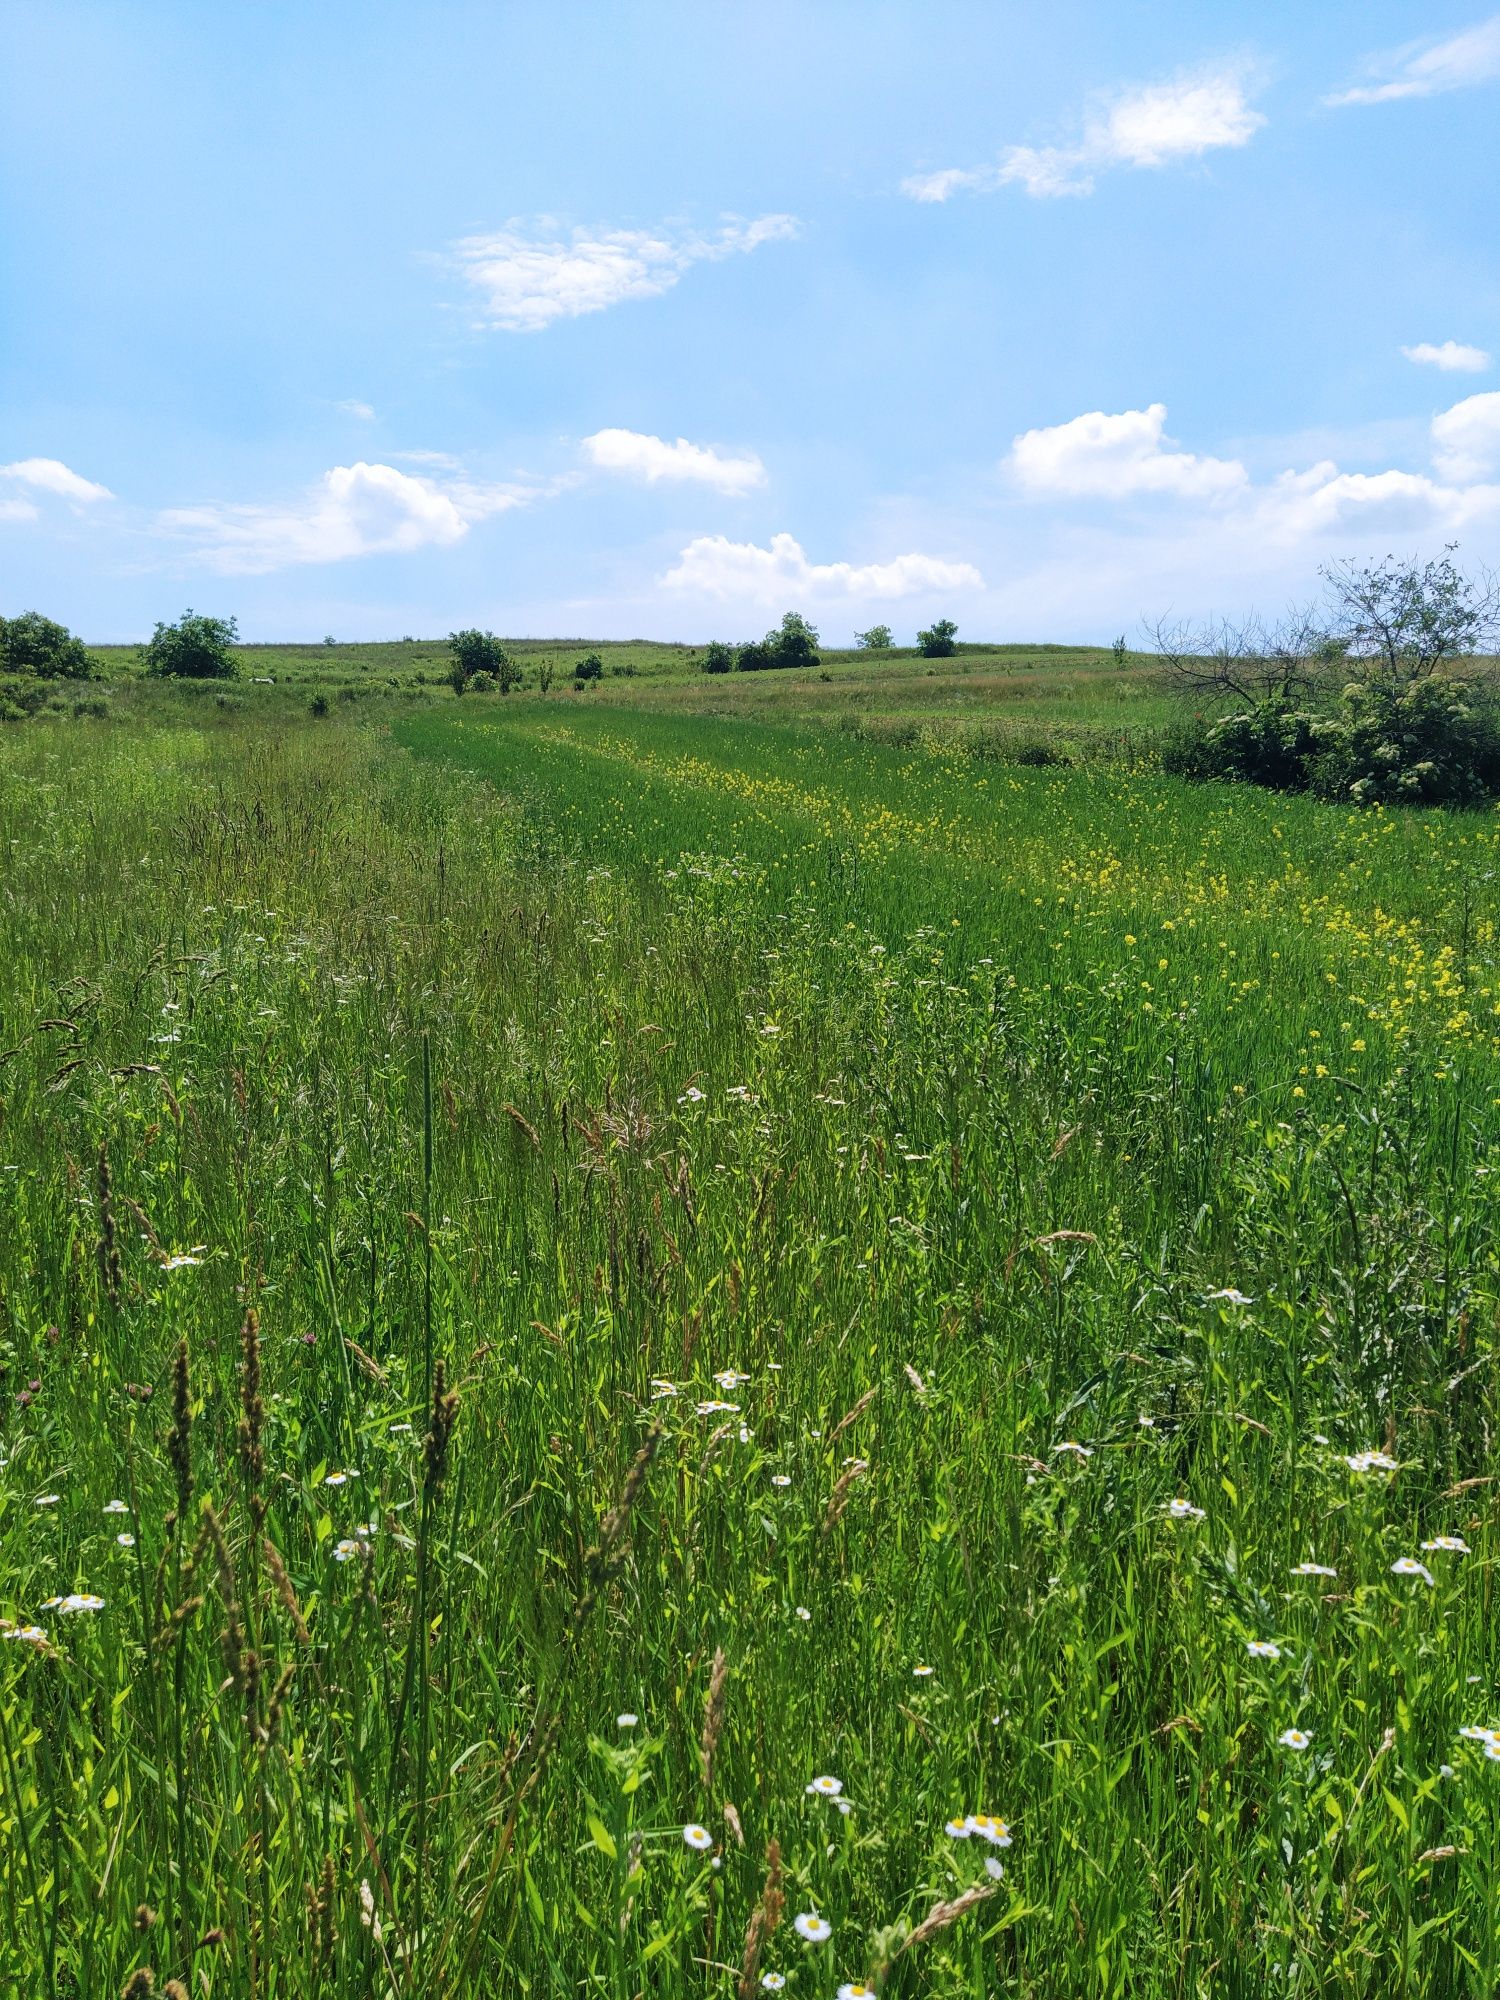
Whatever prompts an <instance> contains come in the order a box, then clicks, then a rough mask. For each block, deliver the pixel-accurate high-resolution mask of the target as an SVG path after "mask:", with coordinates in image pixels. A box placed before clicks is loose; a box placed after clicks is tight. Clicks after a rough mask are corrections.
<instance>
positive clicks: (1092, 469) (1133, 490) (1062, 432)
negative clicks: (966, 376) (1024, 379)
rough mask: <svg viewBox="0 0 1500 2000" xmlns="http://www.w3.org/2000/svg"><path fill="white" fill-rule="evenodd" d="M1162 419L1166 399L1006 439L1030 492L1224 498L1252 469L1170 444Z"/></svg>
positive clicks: (1014, 465)
mask: <svg viewBox="0 0 1500 2000" xmlns="http://www.w3.org/2000/svg"><path fill="white" fill-rule="evenodd" d="M1166 422H1167V406H1166V404H1165V403H1152V404H1150V405H1149V406H1148V407H1147V408H1146V409H1144V410H1121V411H1119V412H1118V413H1117V414H1115V415H1106V414H1105V412H1104V411H1103V410H1089V411H1087V412H1086V413H1085V414H1084V415H1083V416H1081V417H1073V418H1070V420H1069V421H1068V422H1067V423H1065V424H1051V425H1048V426H1047V427H1046V428H1044V429H1039V430H1032V431H1023V432H1022V433H1021V435H1020V436H1019V437H1018V438H1016V439H1015V440H1014V441H1013V443H1012V445H1011V451H1010V458H1009V460H1008V465H1009V468H1010V470H1011V472H1012V473H1013V474H1014V475H1015V478H1016V480H1017V481H1018V483H1019V484H1020V485H1021V486H1023V487H1024V488H1025V489H1026V490H1027V491H1028V492H1031V493H1039V494H1044V493H1052V494H1059V495H1067V496H1069V497H1072V498H1083V499H1098V500H1126V499H1132V498H1134V497H1136V496H1137V495H1140V494H1147V493H1162V494H1171V495H1175V496H1176V497H1177V498H1178V499H1187V500H1222V499H1224V498H1226V497H1228V496H1229V495H1231V494H1234V493H1237V492H1239V490H1240V489H1241V488H1242V487H1243V486H1244V485H1245V484H1246V482H1247V480H1248V477H1249V475H1248V474H1247V472H1246V471H1245V468H1244V466H1243V465H1241V464H1240V462H1239V460H1238V459H1234V458H1199V457H1198V456H1197V455H1196V454H1194V453H1193V452H1190V451H1178V450H1175V449H1174V448H1173V445H1174V440H1173V439H1171V438H1169V437H1167V435H1166Z"/></svg>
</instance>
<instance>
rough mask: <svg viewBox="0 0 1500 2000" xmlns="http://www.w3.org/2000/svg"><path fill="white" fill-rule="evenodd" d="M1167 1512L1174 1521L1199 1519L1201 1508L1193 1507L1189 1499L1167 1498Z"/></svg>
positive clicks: (1201, 1515)
mask: <svg viewBox="0 0 1500 2000" xmlns="http://www.w3.org/2000/svg"><path fill="white" fill-rule="evenodd" d="M1167 1513H1168V1515H1169V1517H1170V1518H1171V1519H1172V1520H1174V1521H1201V1520H1202V1519H1203V1509H1202V1508H1201V1507H1195V1506H1194V1505H1193V1503H1192V1501H1191V1500H1169V1501H1168V1502H1167Z"/></svg>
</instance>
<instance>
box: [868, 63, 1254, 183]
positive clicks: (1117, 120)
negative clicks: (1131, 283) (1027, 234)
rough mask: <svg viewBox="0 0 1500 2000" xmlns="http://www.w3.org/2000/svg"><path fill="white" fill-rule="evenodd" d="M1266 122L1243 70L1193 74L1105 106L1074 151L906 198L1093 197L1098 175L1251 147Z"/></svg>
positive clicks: (918, 177) (927, 177)
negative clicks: (968, 193)
mask: <svg viewBox="0 0 1500 2000" xmlns="http://www.w3.org/2000/svg"><path fill="white" fill-rule="evenodd" d="M1265 122H1266V121H1265V119H1264V117H1263V116H1262V115H1261V113H1260V112H1258V111H1256V110H1254V109H1253V108H1252V107H1251V105H1250V103H1249V100H1248V96H1247V88H1246V79H1245V75H1244V72H1243V70H1241V69H1239V68H1237V67H1234V66H1226V67H1221V68H1218V69H1206V70H1195V71H1189V72H1184V73H1183V74H1181V75H1179V76H1177V77H1174V78H1172V79H1171V80H1170V81H1168V82H1165V83H1149V84H1143V85H1141V86H1139V87H1138V88H1136V89H1133V90H1125V91H1121V92H1119V93H1118V94H1117V95H1115V96H1114V97H1112V98H1107V99H1105V100H1103V101H1102V102H1101V103H1099V104H1098V105H1097V106H1096V108H1095V109H1094V110H1093V111H1091V112H1090V113H1089V115H1088V117H1087V119H1086V121H1085V125H1084V132H1083V137H1082V138H1081V139H1080V140H1078V141H1077V142H1076V143H1075V144H1073V145H1071V146H1008V147H1007V148H1006V149H1005V151H1004V152H1003V153H1002V154H1001V156H1000V159H999V161H998V162H997V163H996V164H995V165H993V166H984V167H944V168H942V169H941V170H940V171H939V172H937V173H929V174H913V175H912V176H911V177H910V178H909V179H907V180H905V181H903V182H902V191H903V193H905V194H908V195H910V197H911V198H912V200H913V201H926V202H934V201H946V200H947V199H948V197H949V196H950V195H952V194H955V193H957V192H958V190H959V189H961V188H968V189H971V190H973V191H974V192H976V193H986V192H989V191H991V190H993V189H995V188H1000V187H1005V186H1007V185H1008V184H1010V183H1012V182H1015V183H1018V184H1019V185H1020V186H1022V187H1024V188H1025V190H1026V192H1027V193H1028V194H1029V195H1035V196H1037V197H1039V198H1045V197H1050V196H1057V195H1078V194H1091V193H1092V192H1093V187H1094V175H1095V174H1096V173H1097V172H1101V171H1106V170H1108V169H1109V168H1111V167H1164V166H1168V165H1170V164H1171V163H1172V162H1174V161H1178V160H1189V159H1197V158H1199V157H1200V156H1201V155H1202V154H1204V153H1208V152H1212V151H1214V150H1215V149H1216V148H1218V147H1221V146H1243V145H1246V144H1248V142H1249V141H1250V140H1251V139H1252V138H1253V137H1254V135H1255V134H1256V133H1257V132H1258V131H1259V130H1260V128H1261V126H1262V125H1264V124H1265Z"/></svg>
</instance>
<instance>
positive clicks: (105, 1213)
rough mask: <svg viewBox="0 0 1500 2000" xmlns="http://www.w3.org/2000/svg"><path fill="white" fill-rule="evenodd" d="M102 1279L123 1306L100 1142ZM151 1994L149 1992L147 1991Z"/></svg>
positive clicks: (112, 1213)
mask: <svg viewBox="0 0 1500 2000" xmlns="http://www.w3.org/2000/svg"><path fill="white" fill-rule="evenodd" d="M98 1187H99V1278H100V1281H101V1283H102V1284H103V1286H104V1289H105V1291H106V1292H107V1293H108V1295H109V1302H110V1304H111V1305H112V1306H117V1305H118V1304H119V1303H120V1285H121V1282H122V1278H123V1273H122V1272H121V1269H120V1245H119V1242H118V1240H117V1238H116V1234H115V1204H114V1191H113V1183H112V1182H111V1179H110V1172H109V1149H108V1147H107V1146H106V1145H105V1143H104V1141H103V1140H102V1139H101V1140H100V1141H99V1168H98ZM145 1990H146V1991H148V1992H149V1990H150V1989H149V1988H146V1989H145Z"/></svg>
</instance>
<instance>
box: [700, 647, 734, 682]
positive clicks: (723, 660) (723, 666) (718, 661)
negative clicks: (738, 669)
mask: <svg viewBox="0 0 1500 2000" xmlns="http://www.w3.org/2000/svg"><path fill="white" fill-rule="evenodd" d="M733 665H734V648H733V647H732V646H726V645H725V644H724V642H723V640H722V639H711V640H710V641H709V643H708V644H707V646H705V647H704V649H703V671H704V673H706V674H727V673H728V672H729V670H730V668H731V667H732V666H733Z"/></svg>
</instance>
